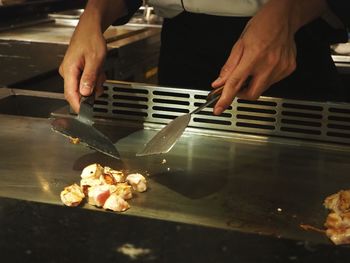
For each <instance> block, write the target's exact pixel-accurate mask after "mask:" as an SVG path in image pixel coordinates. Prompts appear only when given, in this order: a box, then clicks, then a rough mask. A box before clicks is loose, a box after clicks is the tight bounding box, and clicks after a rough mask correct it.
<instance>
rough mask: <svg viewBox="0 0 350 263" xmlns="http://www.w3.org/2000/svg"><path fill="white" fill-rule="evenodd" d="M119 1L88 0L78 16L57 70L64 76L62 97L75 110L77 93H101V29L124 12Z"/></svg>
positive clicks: (103, 51) (103, 49)
mask: <svg viewBox="0 0 350 263" xmlns="http://www.w3.org/2000/svg"><path fill="white" fill-rule="evenodd" d="M126 12H127V11H126V7H125V4H124V1H123V0H119V1H116V0H104V1H100V0H90V1H89V2H88V4H87V6H86V8H85V12H84V13H83V14H82V15H81V17H80V20H79V24H78V26H77V27H76V29H75V31H74V34H73V36H72V39H71V41H70V44H69V47H68V49H67V52H66V54H65V56H64V59H63V62H62V64H61V66H60V68H59V73H60V75H61V76H62V77H63V79H64V96H65V98H66V100H67V101H68V102H69V104H70V105H71V107H72V108H73V110H74V111H75V112H79V107H80V96H89V95H91V93H92V92H93V90H95V92H96V96H98V95H101V94H102V93H103V87H102V85H103V82H104V81H105V74H104V71H103V63H104V60H105V57H106V53H107V45H106V41H105V39H104V37H103V31H104V30H105V29H106V28H107V27H108V26H109V25H110V24H111V23H112V22H113V21H114V20H115V19H117V18H118V17H121V16H123V15H125V14H126Z"/></svg>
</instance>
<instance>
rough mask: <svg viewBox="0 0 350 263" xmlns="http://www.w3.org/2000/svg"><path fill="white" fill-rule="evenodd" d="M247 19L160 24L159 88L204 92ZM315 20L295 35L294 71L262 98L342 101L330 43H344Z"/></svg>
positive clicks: (181, 18)
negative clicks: (295, 63)
mask: <svg viewBox="0 0 350 263" xmlns="http://www.w3.org/2000/svg"><path fill="white" fill-rule="evenodd" d="M249 19H250V18H247V17H243V18H242V17H240V18H238V17H222V16H212V15H204V14H193V13H188V12H183V13H181V14H179V15H178V16H176V17H174V18H171V19H165V20H164V23H163V29H162V35H161V41H162V42H161V50H160V58H159V75H158V81H159V85H163V86H172V87H184V88H193V89H202V90H210V89H211V82H212V81H213V80H215V79H216V78H217V77H218V74H219V72H220V69H221V67H222V66H223V65H224V63H225V62H226V59H227V58H228V56H229V54H230V52H231V49H232V47H233V45H234V43H235V42H236V41H237V39H238V38H239V36H240V34H241V32H242V30H243V29H244V27H245V25H246V23H247V22H248V21H249ZM344 37H346V32H345V31H344V32H340V31H338V32H335V31H334V30H333V29H331V28H330V27H329V26H327V25H326V23H325V22H323V21H322V20H320V19H319V20H315V21H314V22H312V23H310V24H309V25H307V26H305V27H303V28H302V29H300V30H299V31H298V32H297V33H296V35H295V41H296V46H297V69H296V71H295V72H294V73H292V74H291V75H290V76H288V77H287V78H285V79H283V80H281V81H280V82H278V83H276V84H274V85H272V86H271V87H270V88H269V89H268V90H267V91H266V92H265V93H264V94H263V95H264V96H274V97H282V98H290V99H307V100H317V101H347V100H348V98H346V96H347V95H346V92H345V89H344V87H343V86H342V84H341V81H340V78H339V76H338V73H337V70H336V67H335V65H334V63H333V61H332V58H331V51H330V44H331V43H332V42H341V41H344V40H345V39H344Z"/></svg>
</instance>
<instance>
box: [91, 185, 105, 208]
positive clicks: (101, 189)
mask: <svg viewBox="0 0 350 263" xmlns="http://www.w3.org/2000/svg"><path fill="white" fill-rule="evenodd" d="M88 192H89V193H88V197H89V200H88V203H89V204H90V205H95V206H98V207H101V206H103V205H104V203H105V202H106V200H107V198H108V197H109V196H110V191H109V185H96V186H91V187H89V189H88Z"/></svg>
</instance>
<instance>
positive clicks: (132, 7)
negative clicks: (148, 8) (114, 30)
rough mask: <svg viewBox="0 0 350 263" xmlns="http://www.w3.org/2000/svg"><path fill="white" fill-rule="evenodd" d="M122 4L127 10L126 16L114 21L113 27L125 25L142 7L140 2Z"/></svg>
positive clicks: (139, 0)
mask: <svg viewBox="0 0 350 263" xmlns="http://www.w3.org/2000/svg"><path fill="white" fill-rule="evenodd" d="M124 2H125V5H126V8H127V9H128V14H127V15H126V16H123V17H121V18H119V19H117V20H116V21H114V23H113V25H114V26H118V25H123V24H126V23H127V22H128V21H129V20H130V18H131V17H132V16H133V15H134V14H135V12H136V11H137V10H138V9H139V8H140V6H141V5H142V0H124Z"/></svg>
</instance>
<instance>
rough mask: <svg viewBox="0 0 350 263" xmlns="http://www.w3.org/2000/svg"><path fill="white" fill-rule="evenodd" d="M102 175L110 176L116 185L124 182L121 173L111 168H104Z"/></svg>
mask: <svg viewBox="0 0 350 263" xmlns="http://www.w3.org/2000/svg"><path fill="white" fill-rule="evenodd" d="M103 173H104V174H108V175H110V176H112V177H113V178H114V180H115V182H116V183H124V182H125V174H124V173H123V172H122V171H118V170H113V169H112V168H110V167H108V166H105V168H104V169H103Z"/></svg>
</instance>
